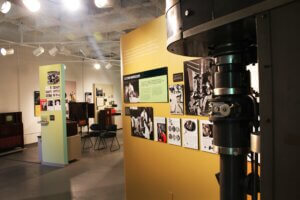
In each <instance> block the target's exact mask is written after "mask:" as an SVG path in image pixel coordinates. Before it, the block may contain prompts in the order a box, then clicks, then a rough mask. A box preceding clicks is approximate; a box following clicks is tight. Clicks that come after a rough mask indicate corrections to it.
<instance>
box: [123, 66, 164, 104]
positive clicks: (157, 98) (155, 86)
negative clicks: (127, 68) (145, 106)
mask: <svg viewBox="0 0 300 200" xmlns="http://www.w3.org/2000/svg"><path fill="white" fill-rule="evenodd" d="M123 87H124V88H123V92H124V102H125V103H139V102H141V103H142V102H144V103H145V102H148V103H154V102H168V68H167V67H163V68H158V69H153V70H149V71H144V72H140V73H136V74H130V75H126V76H124V77H123Z"/></svg>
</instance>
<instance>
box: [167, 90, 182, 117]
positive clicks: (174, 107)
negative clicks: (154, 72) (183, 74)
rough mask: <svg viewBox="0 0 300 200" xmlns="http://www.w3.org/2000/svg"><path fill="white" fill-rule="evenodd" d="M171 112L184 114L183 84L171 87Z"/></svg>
mask: <svg viewBox="0 0 300 200" xmlns="http://www.w3.org/2000/svg"><path fill="white" fill-rule="evenodd" d="M169 99H170V100H169V102H170V112H171V114H173V115H183V112H184V110H183V85H179V84H176V85H171V86H170V87H169Z"/></svg>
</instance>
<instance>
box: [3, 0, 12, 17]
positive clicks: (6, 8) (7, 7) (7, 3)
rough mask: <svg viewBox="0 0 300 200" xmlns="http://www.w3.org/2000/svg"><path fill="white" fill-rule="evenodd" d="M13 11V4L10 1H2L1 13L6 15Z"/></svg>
mask: <svg viewBox="0 0 300 200" xmlns="http://www.w3.org/2000/svg"><path fill="white" fill-rule="evenodd" d="M10 9H11V2H10V1H5V0H0V11H1V12H2V13H3V14H6V13H8V12H9V11H10Z"/></svg>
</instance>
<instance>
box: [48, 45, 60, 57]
mask: <svg viewBox="0 0 300 200" xmlns="http://www.w3.org/2000/svg"><path fill="white" fill-rule="evenodd" d="M48 52H49V55H50V56H56V54H57V52H58V49H57V48H56V47H53V48H52V49H50V50H49V51H48Z"/></svg>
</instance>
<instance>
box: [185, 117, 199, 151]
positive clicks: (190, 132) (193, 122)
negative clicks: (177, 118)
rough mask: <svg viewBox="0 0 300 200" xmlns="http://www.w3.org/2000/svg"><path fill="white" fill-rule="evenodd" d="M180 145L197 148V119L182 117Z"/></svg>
mask: <svg viewBox="0 0 300 200" xmlns="http://www.w3.org/2000/svg"><path fill="white" fill-rule="evenodd" d="M182 130H183V131H182V146H183V147H186V148H191V149H199V138H198V135H199V134H198V120H197V119H182Z"/></svg>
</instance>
